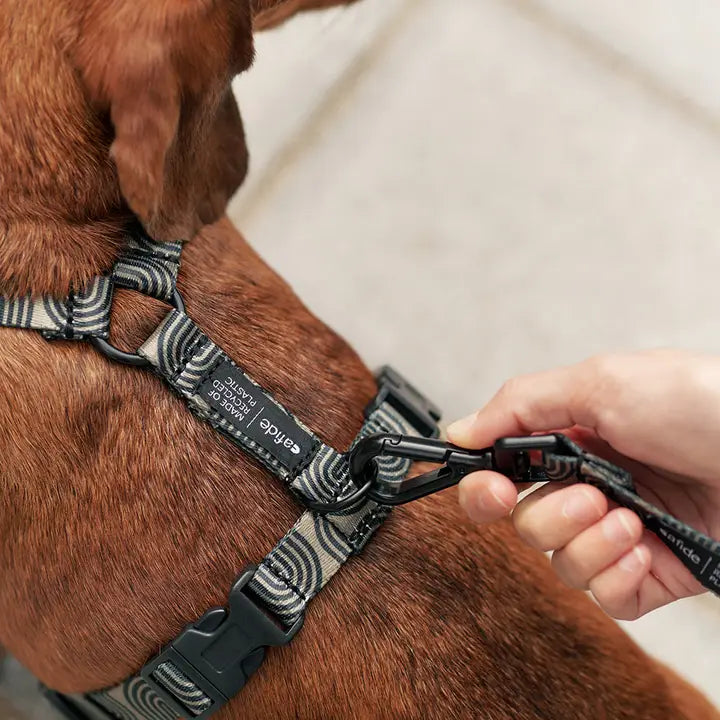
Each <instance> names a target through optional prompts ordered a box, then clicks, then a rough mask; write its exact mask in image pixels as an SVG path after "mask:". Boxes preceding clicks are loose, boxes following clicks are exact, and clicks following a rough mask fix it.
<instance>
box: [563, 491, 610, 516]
mask: <svg viewBox="0 0 720 720" xmlns="http://www.w3.org/2000/svg"><path fill="white" fill-rule="evenodd" d="M562 514H563V517H566V518H568V519H569V520H574V521H575V522H587V521H588V520H593V519H594V518H596V517H600V515H602V508H601V507H599V506H598V505H597V503H596V501H595V497H594V495H593V494H592V493H591V492H589V491H588V490H585V489H584V488H578V489H577V490H576V491H575V492H574V493H572V495H570V497H569V498H568V499H567V500H566V501H565V504H564V505H563V509H562Z"/></svg>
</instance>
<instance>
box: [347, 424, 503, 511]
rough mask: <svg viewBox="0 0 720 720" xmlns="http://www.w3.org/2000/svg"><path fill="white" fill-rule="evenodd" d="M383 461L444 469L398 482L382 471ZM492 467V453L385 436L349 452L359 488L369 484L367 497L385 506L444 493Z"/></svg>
mask: <svg viewBox="0 0 720 720" xmlns="http://www.w3.org/2000/svg"><path fill="white" fill-rule="evenodd" d="M383 458H402V459H405V460H416V461H425V462H431V463H437V464H439V465H441V466H442V467H440V468H437V469H435V470H431V471H430V472H427V473H424V474H422V475H418V476H416V477H413V478H407V479H403V480H399V481H392V480H386V479H384V478H383V474H382V473H381V472H380V471H379V470H380V466H379V463H382V461H383ZM492 467H493V457H492V450H489V449H484V450H466V449H465V448H460V447H457V446H456V445H452V444H451V443H447V442H444V441H442V440H437V439H433V438H421V437H410V436H406V435H394V434H390V433H382V434H378V435H371V436H369V437H367V438H365V439H363V440H361V441H360V442H359V443H358V444H357V445H356V446H355V447H354V448H353V450H352V452H351V453H350V476H351V477H352V478H353V481H354V482H355V483H356V484H357V485H364V484H367V483H370V487H369V489H368V491H367V498H368V499H369V500H374V501H375V502H378V503H381V504H382V505H402V504H404V503H407V502H410V501H412V500H419V499H420V498H423V497H425V496H426V495H431V494H432V493H436V492H439V491H440V490H445V489H446V488H449V487H451V486H452V485H456V484H457V483H458V482H460V480H461V479H462V478H463V477H464V476H465V475H468V474H469V473H471V472H474V471H476V470H490V469H492Z"/></svg>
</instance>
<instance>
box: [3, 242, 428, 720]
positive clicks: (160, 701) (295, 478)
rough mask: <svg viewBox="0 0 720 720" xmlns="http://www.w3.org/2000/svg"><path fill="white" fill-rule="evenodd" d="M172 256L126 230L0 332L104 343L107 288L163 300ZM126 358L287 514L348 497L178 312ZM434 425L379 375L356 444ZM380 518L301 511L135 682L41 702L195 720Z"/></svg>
mask: <svg viewBox="0 0 720 720" xmlns="http://www.w3.org/2000/svg"><path fill="white" fill-rule="evenodd" d="M180 250H181V246H180V244H179V243H155V242H154V241H153V240H152V239H150V238H148V237H147V236H145V235H144V234H140V235H138V234H137V231H136V232H135V233H134V234H132V235H131V236H130V237H129V238H128V251H127V253H126V254H125V255H124V256H123V257H122V258H121V259H120V261H119V262H118V263H117V264H116V265H115V267H114V269H113V271H112V273H111V275H110V276H107V277H103V278H97V279H96V280H95V281H94V282H93V283H91V284H90V286H89V287H88V289H87V290H85V291H81V292H78V293H76V294H74V295H72V296H71V297H69V298H67V299H65V300H62V301H58V300H54V299H49V298H44V299H40V300H35V301H33V300H31V299H30V298H24V299H20V300H4V299H1V298H0V325H4V326H8V327H19V328H26V329H33V330H39V331H41V332H43V334H44V335H45V336H46V337H48V338H50V339H74V340H86V339H89V340H93V339H95V340H97V339H101V340H105V339H107V337H108V334H109V318H110V306H111V303H112V293H113V288H114V286H116V285H117V286H120V287H125V288H130V289H134V290H137V291H139V292H141V293H144V294H146V295H149V296H152V297H156V298H159V299H162V300H166V301H167V300H169V299H171V298H172V297H173V295H176V289H175V282H176V278H177V272H178V267H179V260H180ZM131 357H134V356H131ZM137 357H140V358H142V360H143V361H144V362H145V363H147V364H150V365H152V367H153V368H154V369H155V371H156V372H157V373H158V374H159V375H160V376H161V377H163V379H165V380H166V382H167V383H168V384H169V385H170V386H171V387H172V388H173V389H174V390H175V391H176V392H177V393H179V394H180V395H181V396H182V397H183V398H184V399H185V401H186V402H187V404H188V407H189V408H190V409H191V410H192V411H193V412H194V413H195V414H196V415H197V416H198V417H200V418H201V419H203V420H205V421H206V422H208V423H209V424H211V425H212V426H213V427H214V428H216V429H217V430H218V431H220V432H221V433H222V434H224V435H225V436H226V437H227V438H228V439H230V440H231V441H233V442H234V443H236V444H237V445H239V446H240V447H241V448H242V449H243V450H245V451H246V452H248V453H249V454H251V455H252V456H253V457H255V458H256V459H257V460H258V461H259V462H260V463H262V464H263V465H264V466H265V467H266V468H268V469H269V470H271V471H272V472H273V473H274V474H275V475H276V476H278V477H279V478H280V479H281V480H282V481H283V482H284V483H285V484H286V486H287V487H288V489H289V490H290V491H291V492H292V493H293V495H295V496H296V497H297V498H298V500H300V502H301V503H310V504H312V503H316V504H327V503H333V502H336V501H339V500H342V499H343V498H346V497H348V496H350V495H352V494H353V492H354V485H353V482H352V480H351V478H350V472H349V466H348V460H347V455H346V454H344V453H339V452H337V451H336V450H334V449H333V448H331V447H329V446H328V445H326V444H324V443H323V442H322V441H320V439H319V438H317V437H316V436H315V435H314V434H313V433H312V432H311V431H310V430H309V429H308V428H307V427H305V426H304V425H303V424H302V423H301V422H300V421H299V420H298V419H297V418H295V417H294V416H293V415H292V414H291V413H289V412H288V411H287V410H286V409H285V408H283V407H282V406H281V405H280V404H279V403H278V402H277V401H276V400H275V399H274V398H272V397H271V396H270V394H269V393H267V392H265V391H264V390H263V389H262V388H261V387H260V386H259V385H257V384H256V383H255V382H254V381H253V380H252V379H251V378H250V377H249V376H248V375H246V374H245V373H244V372H243V371H242V370H241V369H240V368H239V367H238V366H237V365H236V364H235V363H234V362H233V361H232V360H231V359H230V358H229V357H228V356H227V354H226V353H225V352H224V351H223V350H221V349H220V348H219V347H218V346H217V345H215V344H214V343H213V342H212V341H211V340H210V339H209V338H207V337H206V336H205V335H204V334H203V333H202V331H201V330H200V329H199V328H198V327H197V326H196V325H195V323H194V322H193V321H192V320H191V319H190V318H189V317H188V316H187V315H185V313H184V312H182V311H181V310H177V309H176V310H173V311H171V312H170V313H169V314H168V315H167V317H166V318H165V320H164V321H163V322H162V323H161V325H160V326H159V327H158V328H157V330H156V331H155V332H154V333H153V335H152V336H151V337H150V338H149V339H148V340H147V341H146V342H145V344H144V345H143V346H142V348H141V349H140V351H139V354H138V356H137ZM438 419H439V413H438V412H437V410H436V409H435V408H434V406H432V405H431V404H430V403H428V402H427V400H425V399H424V398H423V397H422V396H421V395H420V394H419V393H417V391H415V390H414V388H412V387H411V386H409V385H408V384H406V383H405V382H404V381H403V379H402V378H401V377H400V376H399V375H397V374H396V373H394V371H389V370H387V371H386V372H385V374H384V375H383V376H381V378H380V390H379V394H378V397H377V398H376V401H375V402H374V403H373V404H372V405H371V407H370V408H369V410H368V412H367V413H366V421H365V423H364V425H363V427H362V429H361V430H360V433H359V435H358V437H357V439H356V442H357V441H358V440H360V439H362V438H364V437H366V436H368V435H370V434H374V433H378V432H391V433H422V434H425V435H430V434H433V433H434V432H436V422H437V420H438ZM409 467H410V461H409V460H406V459H403V458H391V459H387V460H385V461H383V462H382V463H381V467H380V474H381V477H383V478H386V479H387V480H388V481H389V482H397V480H398V479H399V478H401V477H404V476H405V475H406V474H407V471H408V469H409ZM388 513H389V508H388V507H386V506H383V505H379V504H377V503H375V502H373V501H367V500H363V501H362V502H360V503H355V504H354V505H352V506H350V507H348V508H347V509H344V510H338V511H337V512H330V513H323V514H320V513H318V512H313V511H311V510H307V511H305V512H304V513H303V514H302V516H301V517H300V518H299V520H298V521H297V523H296V524H295V525H294V526H293V527H292V528H291V529H290V530H289V532H288V533H287V534H286V535H285V536H284V537H283V538H282V539H281V540H280V541H279V542H278V543H277V544H276V546H275V547H274V548H273V549H272V550H271V551H270V552H269V553H268V555H267V556H266V557H265V558H264V559H263V560H262V561H261V562H260V563H259V564H258V565H257V566H256V567H251V568H248V569H246V571H245V572H243V573H242V574H241V575H240V577H239V578H238V581H237V582H236V583H235V585H234V586H233V588H232V590H231V592H230V597H229V603H228V608H214V609H212V610H210V611H208V613H206V615H205V616H203V618H201V619H200V620H198V621H197V622H196V623H193V624H191V625H189V626H188V627H186V628H185V630H184V631H183V632H182V633H181V634H180V635H179V636H178V637H177V638H176V639H175V640H174V641H172V642H171V643H170V644H169V645H168V646H167V647H166V648H165V650H163V652H162V653H160V654H159V655H158V656H157V657H155V658H154V659H153V660H151V661H150V662H149V663H148V664H147V665H146V666H145V668H143V670H142V671H141V672H140V673H138V674H137V675H135V676H133V677H131V678H128V679H127V680H125V681H124V682H123V683H121V684H120V685H118V686H116V687H114V688H108V689H105V690H101V691H98V692H94V693H89V694H87V695H85V696H71V697H70V696H64V695H60V694H57V693H53V692H52V691H48V695H49V697H50V699H51V700H52V701H53V702H54V704H56V706H58V707H59V708H60V709H61V710H62V711H63V712H64V713H65V714H67V715H68V716H69V717H73V718H78V719H80V720H85V719H86V718H87V719H92V720H95V719H97V720H108V719H109V718H119V719H120V720H155V718H158V719H159V720H174V719H175V718H198V719H200V720H202V719H204V718H206V717H208V716H209V715H211V714H213V713H214V712H216V711H217V710H218V709H219V708H221V707H222V706H223V705H224V704H226V703H227V702H228V700H229V699H231V698H232V697H233V696H234V695H236V694H237V693H238V692H239V691H240V690H241V689H242V687H243V686H244V685H245V683H246V682H247V680H248V679H249V677H250V676H251V675H252V673H253V672H254V671H255V670H256V669H257V668H258V667H259V665H260V664H261V662H262V660H263V658H264V653H265V648H266V647H268V646H272V645H282V644H286V643H287V642H289V641H290V640H291V639H292V637H293V636H294V635H295V633H296V632H297V631H298V630H299V629H300V627H301V625H302V621H303V617H304V611H305V608H306V606H307V604H308V602H309V601H310V600H311V599H312V598H313V597H314V596H315V595H316V594H317V593H318V592H319V591H320V590H321V589H322V588H323V587H324V585H325V584H326V583H327V582H328V581H329V580H330V579H331V578H332V576H333V575H334V574H335V573H336V572H337V571H338V570H339V569H340V567H342V565H343V564H344V563H345V562H346V561H347V560H348V559H349V558H350V557H351V556H352V555H353V554H355V553H357V552H359V551H360V550H362V548H363V547H364V546H365V544H366V543H367V541H368V540H369V538H370V537H371V536H372V534H373V532H374V531H375V530H376V529H377V528H378V527H379V526H380V525H381V524H382V522H383V520H384V519H385V518H386V517H387V515H388Z"/></svg>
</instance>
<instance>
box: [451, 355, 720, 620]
mask: <svg viewBox="0 0 720 720" xmlns="http://www.w3.org/2000/svg"><path fill="white" fill-rule="evenodd" d="M535 432H543V433H544V432H563V433H565V434H566V435H568V436H569V437H570V438H571V439H573V440H575V441H576V442H578V443H579V444H580V445H582V446H583V447H584V448H585V449H586V450H588V451H589V452H591V453H593V454H596V455H599V456H601V457H603V458H605V459H607V460H609V461H610V462H612V463H614V464H616V465H619V466H620V467H623V468H625V469H626V470H628V471H630V472H631V473H632V475H633V480H634V481H635V485H636V488H637V490H638V493H639V494H640V495H641V496H642V497H644V498H646V499H647V500H649V501H650V502H652V503H653V504H654V505H657V506H658V507H659V508H661V509H664V510H665V511H667V512H669V513H670V514H672V515H675V516H676V517H677V518H679V519H680V520H682V521H684V522H686V523H687V524H689V525H691V526H692V527H694V528H695V529H697V530H699V531H701V532H703V533H705V534H706V535H709V536H711V537H714V538H720V453H718V447H719V443H718V439H719V438H720V358H715V357H709V356H701V355H693V354H690V353H684V352H679V351H670V350H662V351H651V352H643V353H634V354H628V355H606V356H601V357H596V358H592V359H590V360H587V361H585V362H582V363H579V364H577V365H573V366H570V367H565V368H560V369H557V370H550V371H548V372H543V373H538V374H535V375H527V376H522V377H518V378H515V379H513V380H510V381H509V382H507V383H505V385H504V386H503V387H502V389H501V390H500V392H498V393H497V395H495V397H494V398H493V399H492V400H491V401H490V402H489V403H488V404H487V405H486V406H485V407H484V408H483V409H482V410H480V411H478V412H477V413H476V414H474V415H471V416H469V417H467V418H465V419H463V420H460V421H458V422H457V423H454V424H453V425H451V426H450V427H449V428H448V437H449V439H450V440H451V441H452V442H454V443H456V444H458V445H461V446H464V447H469V448H481V447H486V446H489V445H492V444H493V442H494V441H495V440H496V439H497V438H499V437H505V436H512V435H529V434H531V433H535ZM519 489H520V490H521V489H522V487H521V488H518V486H516V485H515V484H514V483H512V482H511V481H510V480H509V479H508V478H506V477H505V476H503V475H500V474H498V473H494V472H489V471H484V472H478V473H473V474H472V475H468V476H467V477H466V478H464V479H463V481H462V482H461V483H460V503H461V505H462V506H463V508H464V509H465V511H466V512H467V513H468V515H469V516H470V518H471V519H473V520H475V521H476V522H483V523H484V522H490V521H493V520H496V519H498V518H500V517H502V516H504V515H507V514H508V513H510V512H511V511H512V510H513V508H514V512H513V522H514V524H515V528H516V530H517V532H518V534H519V535H520V537H521V538H523V539H524V540H525V541H526V542H527V543H528V544H529V545H532V546H533V547H535V548H537V549H539V550H544V551H550V550H552V551H554V552H553V557H552V565H553V567H554V568H555V570H556V572H557V573H558V575H559V576H560V578H561V579H562V580H563V581H564V582H565V583H566V584H567V585H570V586H571V587H576V588H581V589H586V590H588V589H589V590H590V591H591V592H592V593H593V595H594V596H595V598H596V599H597V601H598V602H599V604H600V605H601V607H602V608H603V609H604V610H605V611H606V612H607V613H608V614H609V615H612V616H614V617H616V618H619V619H623V620H632V619H635V618H638V617H640V616H641V615H644V614H645V613H647V612H649V611H651V610H654V609H655V608H658V607H660V606H662V605H665V604H667V603H669V602H672V601H673V600H677V599H679V598H682V597H687V596H690V595H695V594H698V593H701V592H703V591H704V589H703V587H702V586H701V585H700V584H699V583H698V582H697V581H696V580H695V579H694V578H693V577H692V575H691V574H690V572H689V571H688V570H687V569H686V568H685V567H684V566H683V564H682V563H681V562H680V561H679V560H678V559H677V558H676V557H675V556H674V555H673V554H672V552H671V551H670V550H669V549H668V548H667V547H666V546H665V545H664V544H663V543H662V542H661V541H660V540H659V539H658V538H657V537H656V536H655V535H654V534H653V533H651V532H649V531H647V530H645V529H644V528H643V526H642V523H641V522H640V519H639V518H638V516H637V515H635V513H633V512H632V511H630V510H628V509H626V508H619V507H617V506H613V505H612V503H610V502H609V501H608V500H607V498H606V497H605V496H604V495H603V494H602V493H601V492H600V490H598V489H597V488H594V487H592V486H590V485H586V484H575V485H570V486H557V485H554V484H552V483H549V484H546V485H544V486H542V487H541V488H540V489H538V490H535V491H534V492H532V493H531V494H530V495H528V496H527V497H526V498H524V499H523V500H522V501H521V502H520V503H518V490H519Z"/></svg>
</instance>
